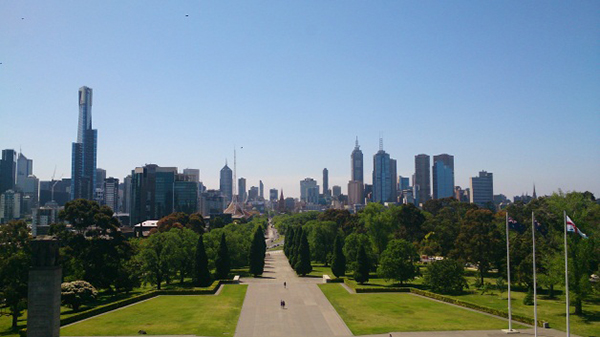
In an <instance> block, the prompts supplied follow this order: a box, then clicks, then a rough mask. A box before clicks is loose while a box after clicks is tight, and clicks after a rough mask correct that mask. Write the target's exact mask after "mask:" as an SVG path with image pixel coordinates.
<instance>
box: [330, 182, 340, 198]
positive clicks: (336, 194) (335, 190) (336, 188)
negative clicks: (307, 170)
mask: <svg viewBox="0 0 600 337" xmlns="http://www.w3.org/2000/svg"><path fill="white" fill-rule="evenodd" d="M331 191H332V193H333V196H334V197H335V198H338V197H339V196H341V195H342V186H338V185H333V187H331Z"/></svg>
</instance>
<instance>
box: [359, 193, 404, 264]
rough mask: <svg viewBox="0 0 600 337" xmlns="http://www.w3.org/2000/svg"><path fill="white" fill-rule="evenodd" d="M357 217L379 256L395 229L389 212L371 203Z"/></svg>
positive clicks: (381, 206)
mask: <svg viewBox="0 0 600 337" xmlns="http://www.w3.org/2000/svg"><path fill="white" fill-rule="evenodd" d="M358 217H359V219H360V222H361V223H362V224H363V225H364V226H365V229H366V230H367V233H368V234H369V239H370V240H371V243H372V244H373V247H374V248H375V252H376V253H377V255H380V254H381V253H383V251H384V250H385V247H386V246H387V243H388V241H389V240H390V238H391V235H392V233H393V232H394V230H395V229H396V228H395V226H394V224H393V222H392V218H391V214H390V212H389V211H387V210H386V209H385V208H384V207H383V205H382V204H380V203H376V202H372V203H369V204H368V205H367V206H366V207H365V209H364V210H363V211H362V212H361V213H360V214H359V216H358Z"/></svg>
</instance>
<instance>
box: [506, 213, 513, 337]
mask: <svg viewBox="0 0 600 337" xmlns="http://www.w3.org/2000/svg"><path fill="white" fill-rule="evenodd" d="M506 276H507V277H506V278H507V280H508V331H507V332H512V331H513V328H512V308H511V305H510V247H509V241H508V211H506Z"/></svg>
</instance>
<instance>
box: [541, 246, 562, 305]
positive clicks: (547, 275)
mask: <svg viewBox="0 0 600 337" xmlns="http://www.w3.org/2000/svg"><path fill="white" fill-rule="evenodd" d="M541 260H542V261H541V262H542V264H543V266H544V272H543V274H540V275H539V276H538V278H537V279H538V282H539V283H540V285H542V286H545V287H547V288H548V297H550V298H555V294H554V286H555V285H558V284H564V279H565V258H564V255H563V254H561V253H560V252H558V251H557V252H554V253H553V254H546V255H542V256H541Z"/></svg>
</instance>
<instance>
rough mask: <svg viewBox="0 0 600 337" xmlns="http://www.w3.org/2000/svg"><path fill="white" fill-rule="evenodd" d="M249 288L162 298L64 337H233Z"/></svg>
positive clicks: (76, 328) (70, 329)
mask: <svg viewBox="0 0 600 337" xmlns="http://www.w3.org/2000/svg"><path fill="white" fill-rule="evenodd" d="M246 288H247V286H245V285H225V286H224V287H223V289H222V291H221V293H220V294H219V295H217V296H212V295H193V296H159V297H156V298H153V299H150V300H148V301H146V302H142V303H139V304H135V305H132V306H130V307H127V308H124V309H121V310H116V311H114V312H111V313H108V314H105V315H102V316H98V317H95V318H92V319H89V320H87V321H83V322H80V323H75V324H73V325H70V326H68V327H65V328H62V329H61V332H60V333H61V335H62V336H117V335H137V334H138V331H139V330H145V331H146V332H147V333H148V334H149V335H160V334H163V335H178V334H181V335H201V336H233V334H234V332H235V327H236V325H237V322H238V318H239V315H240V311H241V309H242V304H243V302H244V296H245V295H246Z"/></svg>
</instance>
